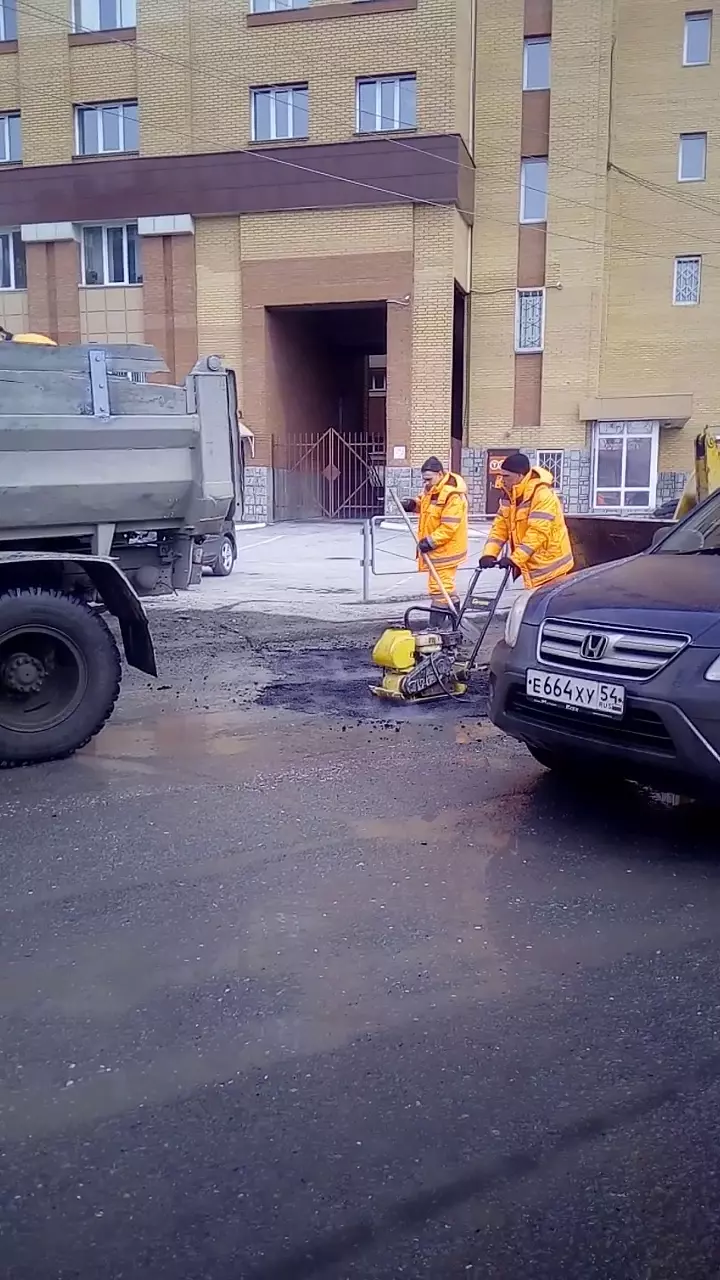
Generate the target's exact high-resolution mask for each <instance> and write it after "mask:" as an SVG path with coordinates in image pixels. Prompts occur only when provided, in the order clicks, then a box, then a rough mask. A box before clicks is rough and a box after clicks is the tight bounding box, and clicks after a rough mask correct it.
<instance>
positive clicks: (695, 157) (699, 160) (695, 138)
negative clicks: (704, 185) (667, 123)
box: [678, 133, 707, 182]
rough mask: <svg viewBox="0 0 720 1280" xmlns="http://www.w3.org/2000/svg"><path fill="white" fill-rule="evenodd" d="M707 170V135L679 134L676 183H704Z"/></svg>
mask: <svg viewBox="0 0 720 1280" xmlns="http://www.w3.org/2000/svg"><path fill="white" fill-rule="evenodd" d="M706 169H707V134H706V133H681V134H680V142H679V145H678V182H704V181H705V173H706Z"/></svg>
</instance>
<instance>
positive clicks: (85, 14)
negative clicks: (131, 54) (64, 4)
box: [73, 0, 135, 31]
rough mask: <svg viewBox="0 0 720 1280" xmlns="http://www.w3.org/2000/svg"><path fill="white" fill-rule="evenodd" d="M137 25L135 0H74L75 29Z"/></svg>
mask: <svg viewBox="0 0 720 1280" xmlns="http://www.w3.org/2000/svg"><path fill="white" fill-rule="evenodd" d="M134 26H135V0H73V28H74V29H75V31H118V30H119V29H120V28H121V27H134Z"/></svg>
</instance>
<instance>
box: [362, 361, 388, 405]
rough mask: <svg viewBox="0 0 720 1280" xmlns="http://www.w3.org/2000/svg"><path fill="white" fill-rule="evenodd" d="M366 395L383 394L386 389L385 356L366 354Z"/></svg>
mask: <svg viewBox="0 0 720 1280" xmlns="http://www.w3.org/2000/svg"><path fill="white" fill-rule="evenodd" d="M367 363H368V395H370V396H384V395H385V394H386V391H387V356H368V361H367Z"/></svg>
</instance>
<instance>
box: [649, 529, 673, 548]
mask: <svg viewBox="0 0 720 1280" xmlns="http://www.w3.org/2000/svg"><path fill="white" fill-rule="evenodd" d="M671 527H672V526H671V525H669V524H666V525H663V527H662V529H656V530H655V532H654V534H653V536H652V542H651V543H650V546H651V547H656V546H657V544H658V542H662V540H663V538H664V537H665V534H666V533H667V531H668V529H670V528H671Z"/></svg>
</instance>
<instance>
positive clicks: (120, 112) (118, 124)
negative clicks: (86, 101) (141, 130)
mask: <svg viewBox="0 0 720 1280" xmlns="http://www.w3.org/2000/svg"><path fill="white" fill-rule="evenodd" d="M75 131H76V146H77V154H78V155H79V156H102V155H115V154H117V153H118V152H121V151H138V150H139V149H140V148H139V138H138V104H137V102H98V103H97V104H96V105H95V106H94V107H76V108H75Z"/></svg>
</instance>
